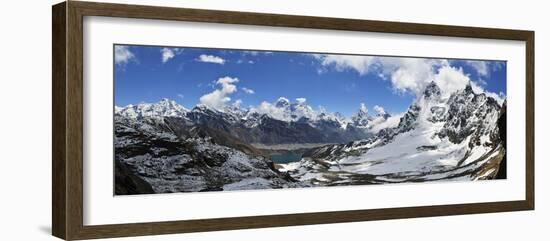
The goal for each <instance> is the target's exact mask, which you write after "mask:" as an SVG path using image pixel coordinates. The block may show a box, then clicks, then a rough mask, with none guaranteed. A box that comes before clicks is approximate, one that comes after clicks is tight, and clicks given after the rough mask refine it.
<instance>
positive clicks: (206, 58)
mask: <svg viewBox="0 0 550 241" xmlns="http://www.w3.org/2000/svg"><path fill="white" fill-rule="evenodd" d="M197 61H199V62H204V63H213V64H224V63H225V59H222V58H221V57H218V56H214V55H207V54H201V55H200V56H199V58H198V59H197Z"/></svg>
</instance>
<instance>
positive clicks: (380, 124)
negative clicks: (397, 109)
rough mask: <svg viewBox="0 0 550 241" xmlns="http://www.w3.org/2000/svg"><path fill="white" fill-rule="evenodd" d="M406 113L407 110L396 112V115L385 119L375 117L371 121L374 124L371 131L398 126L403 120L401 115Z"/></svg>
mask: <svg viewBox="0 0 550 241" xmlns="http://www.w3.org/2000/svg"><path fill="white" fill-rule="evenodd" d="M404 114H405V112H403V113H399V114H396V115H392V116H390V117H389V118H388V119H383V118H376V119H374V120H373V121H372V122H371V124H372V129H371V131H373V132H375V133H376V132H379V131H380V130H382V129H386V128H393V127H397V126H398V125H399V122H400V121H401V117H402V116H403V115H404Z"/></svg>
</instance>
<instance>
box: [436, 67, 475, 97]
mask: <svg viewBox="0 0 550 241" xmlns="http://www.w3.org/2000/svg"><path fill="white" fill-rule="evenodd" d="M434 81H435V83H436V84H437V85H438V86H439V88H440V89H441V92H442V93H443V94H444V95H450V94H452V93H453V92H456V91H458V90H463V89H464V88H465V87H466V85H468V83H470V77H468V76H467V75H466V74H464V72H463V71H462V68H456V67H452V66H449V65H445V66H442V67H441V68H439V70H438V73H437V74H436V75H435V76H434Z"/></svg>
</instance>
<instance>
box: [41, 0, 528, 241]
mask: <svg viewBox="0 0 550 241" xmlns="http://www.w3.org/2000/svg"><path fill="white" fill-rule="evenodd" d="M52 11H53V15H52V26H53V30H52V31H53V32H52V35H53V37H52V38H53V41H52V61H53V66H52V81H53V86H52V91H53V93H52V104H53V112H52V118H53V121H52V128H53V134H52V143H53V147H52V232H53V235H54V236H56V237H59V238H62V239H66V240H78V239H93V238H111V237H123V236H138V235H157V234H173V233H187V232H204V231H215V230H231V229H249V228H265V227H281V226H293V225H310V224H325V223H341V222H356V221H369V220H385V219H400V218H414V217H431V216H444V215H461V214H474V213H493V212H505V211H520V210H533V209H534V206H535V204H534V203H535V197H534V194H535V188H534V173H535V172H534V147H535V145H534V127H535V126H534V120H535V119H534V110H535V108H534V93H535V89H534V66H535V64H534V59H535V58H534V53H535V52H534V40H535V37H534V32H533V31H523V30H508V29H492V28H475V27H461V26H445V25H432V24H416V23H401V22H384V21H369V20H356V19H339V18H324V17H307V16H291V15H275V14H262V13H245V12H229V11H211V10H198V9H182V8H169V7H154V6H137V5H122V4H109V3H94V2H78V1H68V2H63V3H59V4H57V5H55V6H53V8H52ZM84 16H107V17H118V18H142V19H159V20H174V21H190V22H207V23H229V24H244V25H260V26H280V27H298V28H313V29H328V30H347V31H366V32H380V33H397V34H415V35H433V36H452V37H464V38H479V39H497V40H517V41H524V42H525V43H526V49H525V61H526V68H525V70H526V72H525V77H526V113H525V118H526V130H525V134H526V156H525V165H526V173H525V177H526V179H525V185H526V186H525V190H526V192H525V199H524V200H517V201H502V202H490V203H474V204H456V205H437V206H419V207H402V208H384V209H369V210H359V211H358V210H353V211H351V210H350V211H336V212H316V213H301V214H285V215H268V216H250V217H235V218H215V219H201V220H181V221H168V222H152V223H131V224H112V225H97V226H87V225H84V224H83V208H84V207H83V191H84V190H83V88H84V86H83V17H84Z"/></svg>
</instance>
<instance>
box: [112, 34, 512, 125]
mask: <svg viewBox="0 0 550 241" xmlns="http://www.w3.org/2000/svg"><path fill="white" fill-rule="evenodd" d="M114 67H115V70H114V71H115V73H114V78H115V79H114V82H115V104H116V105H117V106H126V105H128V104H138V103H142V102H157V101H159V100H160V99H162V98H169V99H173V100H175V101H177V102H178V103H179V104H181V105H183V106H185V107H186V108H189V109H190V108H192V107H194V106H195V105H197V104H199V103H206V104H212V105H216V106H218V107H219V106H220V105H230V104H234V103H235V101H238V102H239V103H241V105H240V106H241V107H243V108H247V107H249V106H258V105H259V104H261V103H262V102H263V101H267V102H275V101H276V100H277V99H278V98H279V97H286V98H287V99H289V100H291V101H294V100H295V99H296V98H305V99H306V103H307V104H308V105H310V106H311V107H313V108H314V109H317V108H318V107H319V106H323V107H324V108H325V109H326V110H327V111H329V112H340V113H342V114H344V115H345V116H351V115H352V114H353V113H355V112H356V111H357V109H358V108H359V106H360V104H361V103H364V104H365V105H366V106H367V108H369V110H371V109H373V107H374V106H375V105H378V106H382V107H383V108H384V109H385V111H386V112H388V113H400V112H403V111H405V110H406V109H407V108H408V107H409V105H410V104H411V102H412V101H413V100H414V98H415V97H416V96H417V95H418V93H419V92H420V91H421V90H422V88H423V86H425V85H426V83H428V82H429V81H431V80H435V81H436V82H438V81H439V82H441V83H444V85H445V86H447V87H446V88H448V89H449V91H453V90H455V89H456V88H462V87H463V86H462V85H463V84H464V83H465V81H471V82H472V83H473V84H474V85H475V86H476V87H477V89H479V91H484V92H486V93H488V94H491V95H493V96H498V97H500V98H504V97H505V95H506V62H504V61H467V60H444V59H427V58H400V57H373V56H353V55H336V54H308V53H295V52H267V51H243V50H223V49H206V48H164V47H157V46H131V45H115V46H114ZM224 77H227V78H224ZM214 92H216V93H214ZM205 95H208V96H207V97H204V96H205ZM201 97H203V98H202V99H201Z"/></svg>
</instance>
